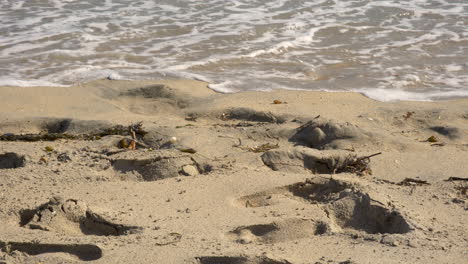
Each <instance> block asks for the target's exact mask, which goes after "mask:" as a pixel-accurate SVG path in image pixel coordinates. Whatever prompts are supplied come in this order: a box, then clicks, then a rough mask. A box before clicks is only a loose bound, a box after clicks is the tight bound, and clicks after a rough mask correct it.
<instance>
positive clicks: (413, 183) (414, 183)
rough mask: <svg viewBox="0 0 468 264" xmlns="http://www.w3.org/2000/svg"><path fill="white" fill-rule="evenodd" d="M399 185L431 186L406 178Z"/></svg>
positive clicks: (424, 182)
mask: <svg viewBox="0 0 468 264" xmlns="http://www.w3.org/2000/svg"><path fill="white" fill-rule="evenodd" d="M397 185H405V186H414V185H430V183H428V182H427V181H424V180H418V179H413V178H405V179H404V180H402V181H401V182H399V183H397Z"/></svg>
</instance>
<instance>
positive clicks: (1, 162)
mask: <svg viewBox="0 0 468 264" xmlns="http://www.w3.org/2000/svg"><path fill="white" fill-rule="evenodd" d="M25 165H26V161H25V158H24V156H20V155H18V154H16V153H14V152H7V153H5V154H0V169H16V168H21V167H24V166H25Z"/></svg>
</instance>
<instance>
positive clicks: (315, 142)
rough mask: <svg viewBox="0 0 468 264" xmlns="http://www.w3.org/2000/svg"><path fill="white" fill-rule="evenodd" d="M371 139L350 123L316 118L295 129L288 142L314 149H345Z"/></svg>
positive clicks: (366, 133) (363, 131) (373, 136)
mask: <svg viewBox="0 0 468 264" xmlns="http://www.w3.org/2000/svg"><path fill="white" fill-rule="evenodd" d="M373 138H375V135H373V134H371V133H370V132H367V131H365V130H363V129H361V128H359V127H357V126H355V125H353V124H351V123H348V122H346V123H338V122H336V121H333V120H327V119H324V118H317V119H314V120H312V121H309V122H307V123H306V124H304V125H302V126H300V127H299V128H297V129H296V133H295V134H294V135H293V136H292V137H291V138H290V141H292V142H296V143H297V144H299V145H304V146H307V147H311V148H315V149H345V148H349V147H350V146H351V144H353V145H356V144H364V143H368V142H370V141H371V140H372V139H373Z"/></svg>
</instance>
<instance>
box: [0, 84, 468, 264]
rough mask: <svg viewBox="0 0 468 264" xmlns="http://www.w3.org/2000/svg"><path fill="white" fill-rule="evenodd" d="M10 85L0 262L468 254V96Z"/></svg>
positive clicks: (1, 108) (297, 262)
mask: <svg viewBox="0 0 468 264" xmlns="http://www.w3.org/2000/svg"><path fill="white" fill-rule="evenodd" d="M0 96H1V98H3V100H2V101H3V102H2V104H0V136H1V139H2V141H0V199H1V204H2V206H1V207H0V219H1V221H2V223H3V225H2V226H1V227H0V247H2V248H3V250H2V252H0V263H81V262H87V263H199V264H218V263H219V264H234V263H236V264H238V263H240V264H246V263H249V264H260V263H262V264H273V263H275V264H276V263H280V264H285V263H293V264H303V263H304V264H305V263H359V264H361V263H462V262H463V259H468V253H467V251H466V248H467V246H468V241H467V239H466V238H467V237H468V228H467V227H466V222H467V221H468V216H467V213H466V212H467V208H468V205H467V195H466V190H467V186H468V183H467V182H466V181H465V180H462V179H466V178H467V177H468V175H467V172H468V162H467V160H468V108H467V105H468V99H458V100H451V101H441V102H392V103H383V102H378V101H374V100H371V99H369V98H366V97H364V96H362V95H360V94H357V93H326V92H305V91H285V90H281V91H280V90H278V91H272V92H245V93H236V94H218V93H215V92H213V91H212V90H210V89H208V88H207V83H204V82H198V81H186V80H176V81H110V80H99V81H93V82H90V83H86V84H81V85H79V86H75V87H0ZM275 100H277V103H276V104H275V103H274V101H275ZM138 122H142V124H143V130H144V132H143V131H141V133H139V132H138V131H137V133H136V138H137V142H138V145H137V150H128V149H122V148H121V147H122V146H123V145H128V143H129V142H131V139H132V136H131V133H130V134H129V133H128V129H127V126H129V125H131V124H135V123H138ZM115 125H122V127H119V129H120V130H116V129H115V128H116V127H115ZM134 128H135V127H134ZM145 132H147V133H145ZM26 134H27V135H29V136H31V137H35V138H36V139H37V138H38V137H42V138H41V139H46V137H47V136H51V135H52V136H55V137H62V138H61V139H58V140H54V141H34V142H27V141H25V140H24V138H23V140H22V141H14V140H13V139H15V137H16V138H18V137H19V136H21V135H23V136H24V135H26ZM431 137H433V140H428V139H429V138H431ZM431 141H432V142H431ZM122 142H124V143H122ZM194 152H195V153H194ZM380 152H381V154H379V155H376V156H373V157H372V158H369V159H360V157H365V156H368V155H372V154H376V153H380ZM451 177H452V178H451ZM407 178H409V179H411V180H409V181H406V182H405V179H407ZM449 178H451V179H452V180H451V181H447V179H449ZM459 178H461V179H459ZM453 179H455V180H453Z"/></svg>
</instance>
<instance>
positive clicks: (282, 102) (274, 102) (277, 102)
mask: <svg viewBox="0 0 468 264" xmlns="http://www.w3.org/2000/svg"><path fill="white" fill-rule="evenodd" d="M273 104H287V102H284V101H281V100H273Z"/></svg>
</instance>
